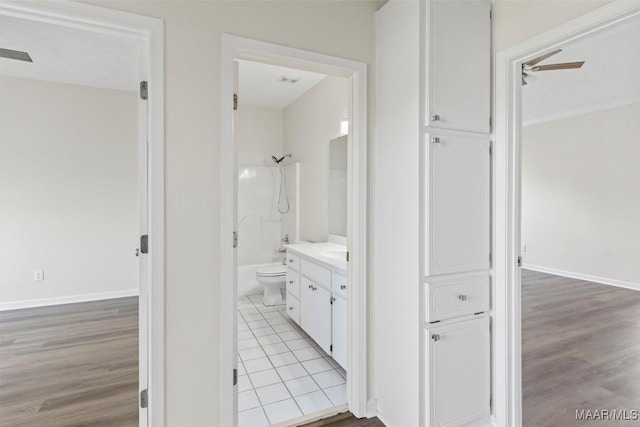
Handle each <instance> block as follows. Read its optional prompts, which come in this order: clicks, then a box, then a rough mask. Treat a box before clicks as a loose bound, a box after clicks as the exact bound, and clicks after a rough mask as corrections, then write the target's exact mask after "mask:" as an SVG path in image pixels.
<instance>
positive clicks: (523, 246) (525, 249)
mask: <svg viewBox="0 0 640 427" xmlns="http://www.w3.org/2000/svg"><path fill="white" fill-rule="evenodd" d="M525 252H527V245H522V247H521V248H520V253H525Z"/></svg>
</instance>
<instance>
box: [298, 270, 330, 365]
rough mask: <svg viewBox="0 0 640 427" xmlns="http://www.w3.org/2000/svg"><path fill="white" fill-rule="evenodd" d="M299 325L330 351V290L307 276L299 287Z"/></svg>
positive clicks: (325, 349)
mask: <svg viewBox="0 0 640 427" xmlns="http://www.w3.org/2000/svg"><path fill="white" fill-rule="evenodd" d="M300 326H302V329H304V330H305V332H306V333H308V334H309V336H310V337H311V338H313V340H314V341H315V342H316V343H317V344H318V345H319V346H320V348H322V349H323V350H324V351H325V352H327V353H331V292H329V291H328V290H327V289H325V288H323V287H322V286H320V285H317V284H315V283H313V282H312V281H311V280H309V279H307V278H303V279H302V283H301V288H300Z"/></svg>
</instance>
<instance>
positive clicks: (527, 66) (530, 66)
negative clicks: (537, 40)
mask: <svg viewBox="0 0 640 427" xmlns="http://www.w3.org/2000/svg"><path fill="white" fill-rule="evenodd" d="M559 52H562V49H557V50H554V51H553V52H549V53H547V54H545V55H542V56H539V57H537V58H534V59H532V60H531V61H527V62H525V63H523V64H522V86H524V85H527V84H529V83H533V82H534V81H535V80H536V79H537V77H536V76H533V75H531V73H532V72H537V71H552V70H571V69H575V68H580V67H582V65H583V64H584V61H579V62H563V63H560V64H548V65H538V63H540V62H542V61H544V60H545V59H547V58H549V57H551V56H553V55H555V54H556V53H559Z"/></svg>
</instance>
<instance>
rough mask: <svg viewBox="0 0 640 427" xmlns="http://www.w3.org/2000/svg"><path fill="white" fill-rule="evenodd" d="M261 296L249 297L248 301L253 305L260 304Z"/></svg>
mask: <svg viewBox="0 0 640 427" xmlns="http://www.w3.org/2000/svg"><path fill="white" fill-rule="evenodd" d="M262 296H263V295H262V294H256V295H249V300H250V301H251V302H252V303H254V304H262Z"/></svg>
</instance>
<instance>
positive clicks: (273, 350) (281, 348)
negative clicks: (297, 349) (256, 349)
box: [262, 342, 289, 356]
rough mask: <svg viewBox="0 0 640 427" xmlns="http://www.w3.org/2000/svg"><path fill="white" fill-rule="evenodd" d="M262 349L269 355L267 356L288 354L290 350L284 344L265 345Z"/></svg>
mask: <svg viewBox="0 0 640 427" xmlns="http://www.w3.org/2000/svg"><path fill="white" fill-rule="evenodd" d="M262 349H263V350H264V352H265V353H267V356H271V355H274V354H280V353H286V352H287V351H289V348H288V347H287V346H286V345H284V343H283V342H279V343H275V344H267V345H263V346H262Z"/></svg>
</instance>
